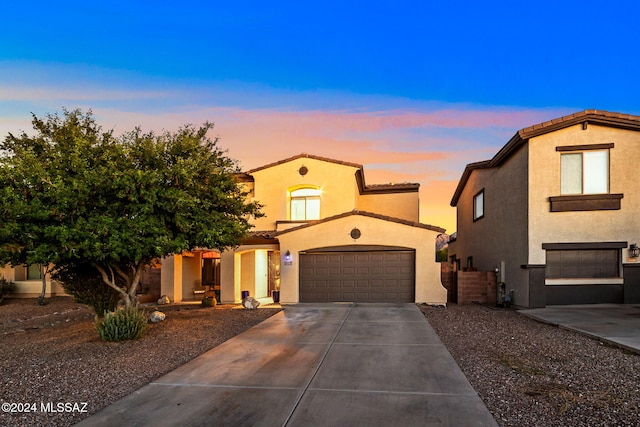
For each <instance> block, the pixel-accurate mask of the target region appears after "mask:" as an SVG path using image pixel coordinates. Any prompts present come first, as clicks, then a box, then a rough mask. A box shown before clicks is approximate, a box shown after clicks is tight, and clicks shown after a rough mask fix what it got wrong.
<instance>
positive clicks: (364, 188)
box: [236, 153, 420, 194]
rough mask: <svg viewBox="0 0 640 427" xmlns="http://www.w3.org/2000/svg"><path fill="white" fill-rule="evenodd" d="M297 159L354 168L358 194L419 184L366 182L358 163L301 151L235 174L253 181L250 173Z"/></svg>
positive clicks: (403, 189) (395, 190)
mask: <svg viewBox="0 0 640 427" xmlns="http://www.w3.org/2000/svg"><path fill="white" fill-rule="evenodd" d="M298 159H313V160H318V161H321V162H328V163H333V164H337V165H343V166H349V167H353V168H356V169H357V170H356V174H355V178H356V183H357V185H358V191H359V192H360V194H389V193H413V192H418V191H419V190H420V184H419V183H414V182H401V183H387V184H366V183H365V180H364V167H363V166H362V165H361V164H358V163H352V162H344V161H342V160H335V159H330V158H328V157H320V156H315V155H313V154H307V153H302V154H298V155H297V156H293V157H288V158H286V159H283V160H280V161H277V162H273V163H269V164H266V165H264V166H259V167H257V168H255V169H251V170H249V171H247V172H245V173H241V174H237V175H236V177H237V179H238V181H241V182H253V180H254V179H253V176H252V174H253V173H255V172H259V171H261V170H264V169H268V168H271V167H274V166H279V165H282V164H285V163H288V162H292V161H294V160H298Z"/></svg>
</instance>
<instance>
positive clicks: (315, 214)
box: [291, 188, 320, 221]
mask: <svg viewBox="0 0 640 427" xmlns="http://www.w3.org/2000/svg"><path fill="white" fill-rule="evenodd" d="M312 219H320V190H319V189H317V188H300V189H298V190H294V191H292V192H291V220H292V221H299V220H312Z"/></svg>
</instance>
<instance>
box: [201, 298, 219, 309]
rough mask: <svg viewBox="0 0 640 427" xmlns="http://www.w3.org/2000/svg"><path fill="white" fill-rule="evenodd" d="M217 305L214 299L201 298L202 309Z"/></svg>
mask: <svg viewBox="0 0 640 427" xmlns="http://www.w3.org/2000/svg"><path fill="white" fill-rule="evenodd" d="M217 304H218V301H216V299H215V298H214V297H204V298H202V306H203V307H215V306H216V305H217Z"/></svg>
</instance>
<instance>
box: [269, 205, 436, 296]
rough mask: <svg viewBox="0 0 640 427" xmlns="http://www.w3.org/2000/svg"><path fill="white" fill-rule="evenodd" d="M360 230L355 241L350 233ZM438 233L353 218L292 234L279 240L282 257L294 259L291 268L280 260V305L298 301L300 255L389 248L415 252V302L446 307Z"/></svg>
mask: <svg viewBox="0 0 640 427" xmlns="http://www.w3.org/2000/svg"><path fill="white" fill-rule="evenodd" d="M354 227H357V228H358V229H359V230H360V231H361V233H362V236H361V237H360V238H359V239H358V240H357V241H354V240H353V239H352V238H351V236H350V235H349V233H350V232H351V230H352V229H353V228H354ZM438 234H439V233H438V232H435V231H432V230H427V229H424V228H419V227H411V226H407V225H403V224H398V223H393V222H388V221H383V220H379V219H375V218H370V217H366V216H362V215H350V216H347V217H343V218H339V219H336V220H334V221H328V222H325V223H321V224H317V225H315V226H313V227H306V228H302V229H300V230H296V231H291V232H288V233H285V234H282V235H280V236H279V237H278V239H279V240H280V253H281V256H283V257H284V254H285V253H286V251H290V252H291V255H292V264H291V265H285V262H284V260H283V259H281V261H280V262H281V267H280V274H281V276H280V277H281V282H280V283H281V285H280V301H281V302H282V303H297V302H298V301H299V283H298V279H299V276H300V273H299V252H301V251H305V250H310V249H315V248H322V247H327V246H342V245H354V244H358V245H387V246H401V247H408V248H413V249H415V250H416V302H419V303H423V302H424V303H429V304H446V302H447V290H446V289H445V288H444V287H443V286H442V283H441V281H440V264H439V263H437V262H435V239H436V237H437V235H438Z"/></svg>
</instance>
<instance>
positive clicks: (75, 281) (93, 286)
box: [53, 264, 121, 317]
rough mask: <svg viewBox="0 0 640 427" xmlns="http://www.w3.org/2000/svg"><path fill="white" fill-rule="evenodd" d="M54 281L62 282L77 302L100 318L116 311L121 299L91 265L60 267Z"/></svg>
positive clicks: (55, 273)
mask: <svg viewBox="0 0 640 427" xmlns="http://www.w3.org/2000/svg"><path fill="white" fill-rule="evenodd" d="M53 279H54V280H57V281H58V282H60V284H62V287H63V288H64V290H65V291H66V292H67V293H68V294H70V295H72V296H73V298H74V299H75V301H76V302H79V303H80V304H87V305H89V306H91V308H93V311H94V312H95V313H96V314H97V315H98V316H100V317H102V316H104V313H105V312H108V311H113V310H115V309H116V307H117V305H118V301H120V298H121V295H120V293H119V292H118V291H116V290H115V289H113V288H112V287H110V286H108V285H107V284H106V283H104V282H103V281H102V277H101V276H100V273H98V271H97V270H96V269H95V268H94V267H92V266H90V265H83V264H65V265H61V266H60V265H58V266H57V268H56V271H55V272H54V274H53Z"/></svg>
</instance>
